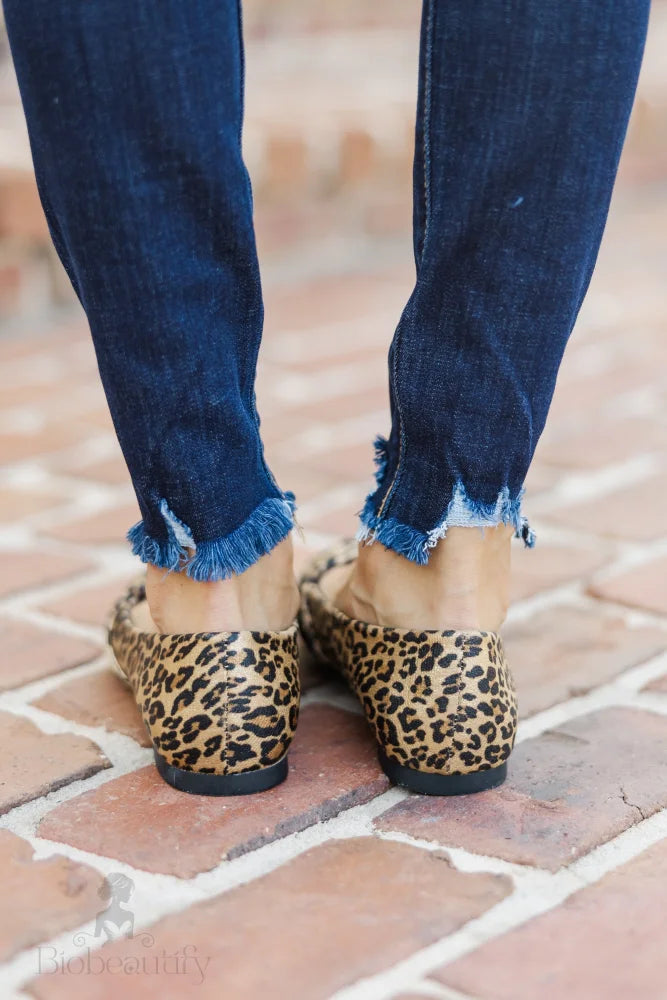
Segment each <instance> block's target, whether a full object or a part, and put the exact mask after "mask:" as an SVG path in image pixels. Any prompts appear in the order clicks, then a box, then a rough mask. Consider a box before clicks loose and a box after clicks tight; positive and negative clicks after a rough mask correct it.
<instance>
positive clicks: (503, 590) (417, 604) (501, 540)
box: [335, 525, 513, 632]
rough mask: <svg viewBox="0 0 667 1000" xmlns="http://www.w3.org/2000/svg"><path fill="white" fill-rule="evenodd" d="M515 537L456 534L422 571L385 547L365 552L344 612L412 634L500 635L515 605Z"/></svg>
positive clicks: (503, 530)
mask: <svg viewBox="0 0 667 1000" xmlns="http://www.w3.org/2000/svg"><path fill="white" fill-rule="evenodd" d="M512 534H513V531H512V529H511V528H510V527H508V526H506V525H499V526H498V527H495V528H486V529H484V531H481V530H480V529H478V528H450V530H449V531H448V533H447V535H446V537H445V538H443V539H441V540H440V541H439V542H438V544H437V545H436V546H435V548H434V549H433V550H432V553H431V557H430V559H429V562H428V564H427V565H426V566H418V565H417V564H416V563H412V562H410V561H408V560H407V559H404V558H403V557H402V556H399V555H397V554H396V553H395V552H392V551H391V550H389V549H386V548H385V547H384V546H383V545H381V544H379V543H377V542H375V543H373V544H372V545H361V546H360V547H359V554H358V558H357V560H356V562H355V564H354V566H353V569H352V572H351V574H350V576H349V578H348V580H347V582H346V583H345V584H344V585H343V586H342V587H341V588H340V590H339V591H338V593H337V595H336V598H335V601H336V604H337V605H338V607H340V608H341V609H342V610H344V611H345V612H346V613H347V614H349V615H350V616H351V617H353V618H358V619H361V620H362V621H370V622H373V623H375V624H379V625H386V626H394V627H398V628H411V629H460V630H466V629H469V630H474V631H490V632H497V631H498V630H499V629H500V626H501V625H502V623H503V621H504V620H505V616H506V614H507V607H508V602H509V578H510V542H511V538H512Z"/></svg>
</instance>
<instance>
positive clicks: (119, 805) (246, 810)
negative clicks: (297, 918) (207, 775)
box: [40, 705, 388, 878]
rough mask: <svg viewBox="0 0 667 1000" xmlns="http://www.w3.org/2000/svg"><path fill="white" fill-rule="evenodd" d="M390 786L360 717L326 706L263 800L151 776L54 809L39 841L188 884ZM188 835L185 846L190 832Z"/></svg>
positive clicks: (310, 712)
mask: <svg viewBox="0 0 667 1000" xmlns="http://www.w3.org/2000/svg"><path fill="white" fill-rule="evenodd" d="M387 787H388V781H387V779H386V778H385V776H384V775H383V774H382V772H381V770H380V768H379V766H378V764H377V760H376V755H375V743H374V741H373V739H372V737H371V735H370V733H369V731H368V728H367V725H366V722H365V721H364V719H363V718H362V717H361V716H358V715H352V714H351V713H349V712H343V711H341V710H340V709H336V708H331V707H330V706H325V705H313V706H311V707H309V708H306V709H304V711H303V713H302V717H301V721H300V723H299V728H298V731H297V736H296V739H295V741H294V746H293V749H292V751H291V753H290V776H289V778H288V780H287V781H286V782H285V783H284V784H283V785H279V786H278V787H277V788H274V789H271V791H268V792H264V793H262V795H259V796H250V797H245V796H239V797H235V798H207V797H203V796H199V797H193V796H191V795H187V794H184V793H183V792H177V791H175V789H173V788H171V787H170V786H169V785H167V784H165V782H164V781H163V780H162V779H161V778H160V777H159V776H158V774H157V772H156V771H155V769H154V768H153V767H152V766H151V767H146V768H142V769H141V770H139V771H135V772H134V773H132V774H125V775H123V776H122V777H120V778H117V779H116V780H114V781H111V782H107V783H105V784H104V785H102V786H100V787H99V788H98V789H94V790H93V791H91V792H88V793H85V794H83V795H79V796H77V798H76V799H72V800H70V801H69V802H66V803H64V804H63V805H62V806H59V807H57V808H56V809H54V810H52V811H51V812H50V813H49V814H48V816H47V817H46V818H45V819H44V821H43V822H42V824H41V826H40V836H43V837H47V838H48V839H50V840H61V841H64V842H65V843H69V844H73V845H75V846H77V847H82V848H83V849H84V850H90V851H94V852H95V853H98V854H104V855H107V856H109V857H113V858H118V859H119V860H120V861H124V862H127V863H128V864H131V865H134V866H135V867H136V868H142V869H145V870H147V871H157V872H165V873H167V874H171V875H177V876H179V877H181V878H190V877H191V876H193V875H195V874H197V873H198V872H200V871H206V870H208V869H209V868H212V867H213V866H214V865H216V864H217V863H218V862H219V861H221V860H222V859H223V858H233V857H237V856H238V855H240V854H245V853H246V852H247V851H250V850H253V849H254V848H256V847H259V846H260V845H262V844H265V843H269V842H270V841H272V840H275V839H276V838H278V837H284V836H286V835H287V834H289V833H294V832H295V831H297V830H303V829H305V828H306V827H308V826H311V825H312V824H313V823H318V822H321V821H322V820H323V819H328V818H330V817H331V816H335V815H336V814H337V813H339V812H340V811H341V810H342V809H346V808H349V807H350V806H352V805H357V804H359V803H361V802H366V801H368V800H369V799H371V798H373V797H374V796H375V795H379V794H380V792H383V791H384V790H385V789H386V788H387ZM184 829H187V830H188V831H189V835H188V838H187V840H186V841H184V840H183V830H184Z"/></svg>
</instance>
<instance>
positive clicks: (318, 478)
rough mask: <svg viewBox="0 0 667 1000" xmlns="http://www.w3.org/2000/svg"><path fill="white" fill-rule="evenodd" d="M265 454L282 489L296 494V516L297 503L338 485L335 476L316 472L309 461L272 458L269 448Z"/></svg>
mask: <svg viewBox="0 0 667 1000" xmlns="http://www.w3.org/2000/svg"><path fill="white" fill-rule="evenodd" d="M267 455H268V458H269V465H270V467H271V471H272V472H273V474H274V476H275V477H276V479H277V480H278V483H279V484H280V486H281V487H282V488H283V489H284V490H291V491H292V493H294V494H295V495H296V502H297V518H298V517H299V509H298V505H299V504H301V503H305V502H306V501H307V500H312V499H313V498H314V497H317V496H321V495H322V494H323V493H327V492H328V491H329V490H331V489H334V488H335V487H336V486H338V485H339V480H338V479H337V477H335V476H328V475H326V474H325V473H323V472H317V471H316V470H315V469H312V468H311V467H310V465H309V463H306V462H301V463H300V464H299V465H297V464H295V463H294V462H290V461H289V460H288V459H285V458H283V457H279V458H275V459H273V458H272V456H271V449H267Z"/></svg>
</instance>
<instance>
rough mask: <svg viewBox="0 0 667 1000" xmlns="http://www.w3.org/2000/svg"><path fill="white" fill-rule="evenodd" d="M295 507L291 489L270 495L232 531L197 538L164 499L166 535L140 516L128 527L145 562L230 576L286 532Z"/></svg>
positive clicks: (204, 575) (195, 575)
mask: <svg viewBox="0 0 667 1000" xmlns="http://www.w3.org/2000/svg"><path fill="white" fill-rule="evenodd" d="M294 510H295V501H294V494H293V493H284V494H283V496H282V497H269V498H268V499H266V500H263V501H262V503H261V504H259V506H258V507H256V508H255V509H254V510H253V511H252V513H251V514H250V515H249V516H248V517H247V518H246V519H245V521H244V522H243V524H241V525H239V527H238V528H236V529H235V530H234V531H232V532H231V533H230V534H229V535H226V536H225V537H224V538H217V539H214V540H213V541H209V542H198V543H195V541H194V540H193V537H192V532H191V531H190V529H189V528H188V527H187V525H185V524H183V522H182V521H181V520H179V518H177V517H176V515H175V514H173V512H172V511H170V510H169V507H168V506H167V503H166V501H164V500H162V501H161V503H160V512H161V513H162V516H163V517H164V520H165V524H166V526H167V531H168V534H169V537H168V539H167V540H158V539H155V538H151V537H150V535H147V534H146V531H145V529H144V526H143V522H141V521H140V522H139V524H135V525H134V527H133V528H131V529H130V530H129V532H128V534H127V537H128V540H129V541H130V542H131V544H132V551H133V552H134V554H135V555H137V556H139V558H140V559H141V560H142V562H145V563H152V564H153V565H154V566H159V567H160V568H162V569H166V570H178V569H181V570H185V572H186V573H187V575H188V576H189V577H192V579H193V580H199V581H213V580H226V579H228V578H229V577H230V576H234V575H235V574H238V573H243V572H244V571H245V570H246V569H248V568H249V567H250V566H252V565H253V563H255V562H257V560H258V559H259V558H261V556H263V555H266V553H267V552H270V551H271V549H272V548H274V547H275V546H276V545H277V544H278V543H279V542H281V541H282V540H283V539H284V538H286V537H287V535H288V534H289V532H290V531H291V529H292V527H293V525H294Z"/></svg>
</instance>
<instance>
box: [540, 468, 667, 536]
mask: <svg viewBox="0 0 667 1000" xmlns="http://www.w3.org/2000/svg"><path fill="white" fill-rule="evenodd" d="M666 492H667V475H660V476H652V477H651V478H650V479H646V480H643V481H642V482H641V483H638V484H636V485H634V486H629V487H627V488H625V489H619V490H617V491H616V492H615V493H611V494H609V495H608V496H604V497H599V498H598V499H597V500H590V501H587V502H586V503H580V504H574V505H572V506H570V507H560V508H559V509H558V510H554V511H550V512H549V519H550V520H553V521H557V522H558V523H559V524H565V525H567V527H568V528H577V529H579V530H583V531H590V532H592V533H593V534H596V535H609V536H610V537H612V538H627V539H630V540H632V541H649V540H650V539H652V538H661V537H662V536H663V535H664V534H665V493H666Z"/></svg>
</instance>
